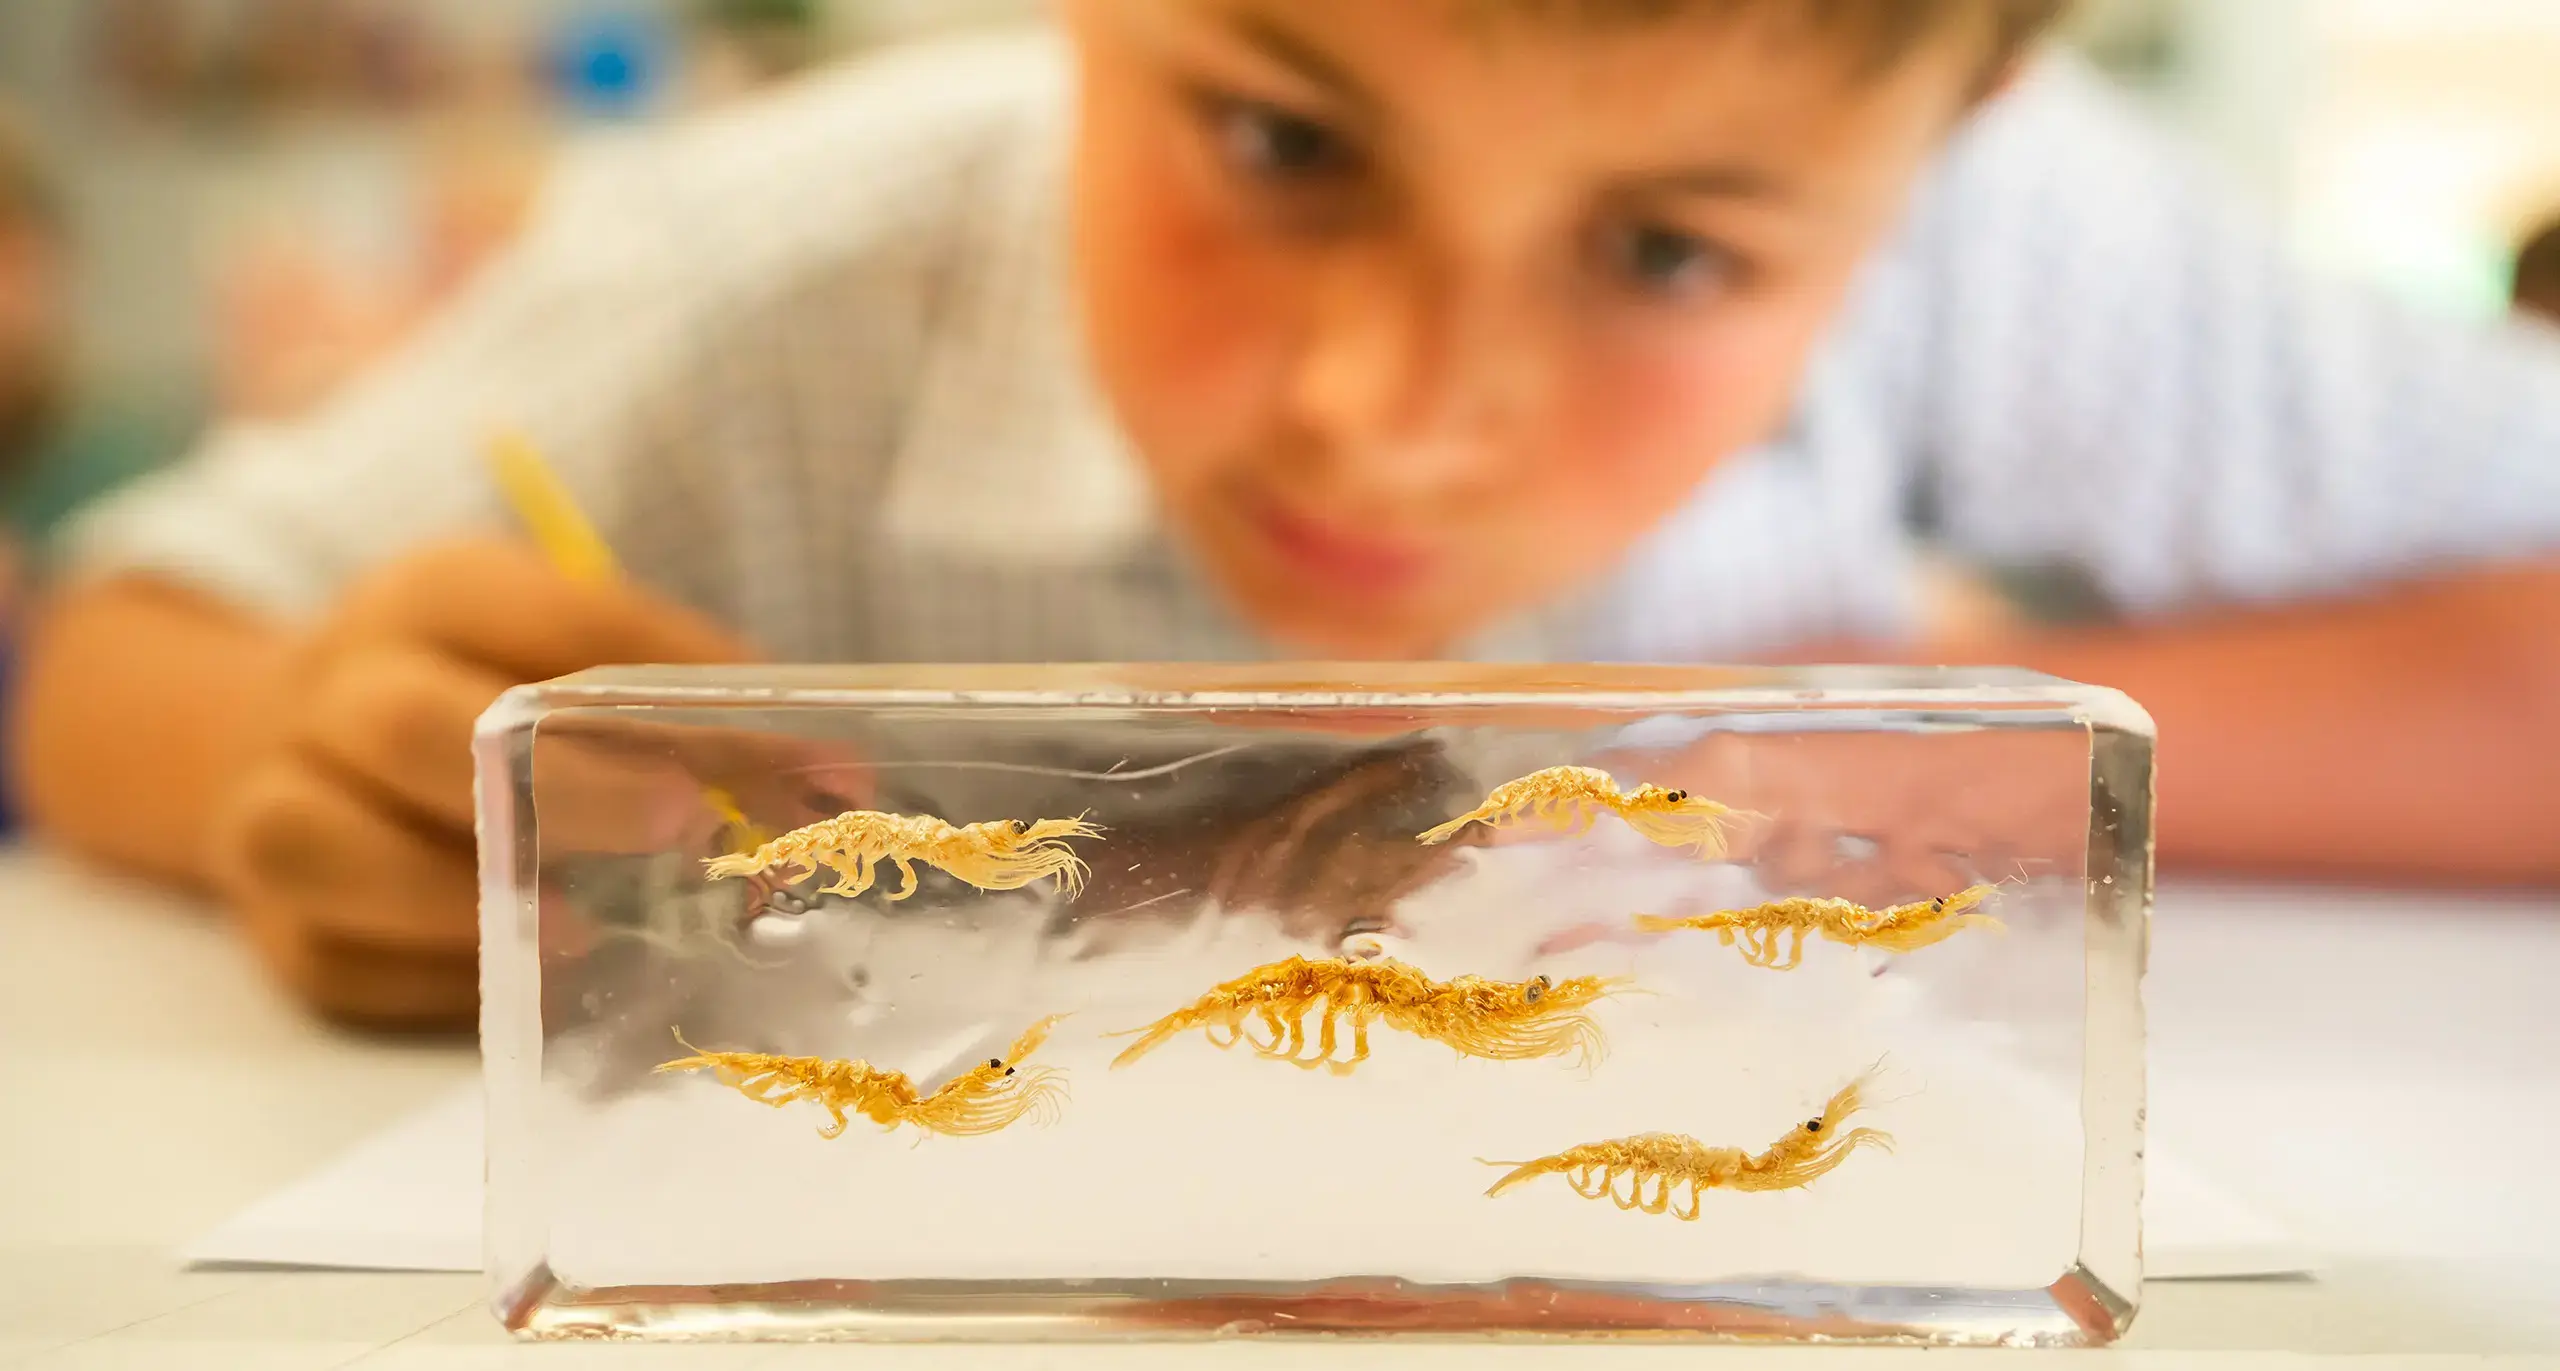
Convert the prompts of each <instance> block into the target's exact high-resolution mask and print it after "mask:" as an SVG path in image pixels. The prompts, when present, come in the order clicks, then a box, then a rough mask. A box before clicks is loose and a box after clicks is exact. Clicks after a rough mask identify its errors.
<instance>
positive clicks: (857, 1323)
mask: <svg viewBox="0 0 2560 1371" xmlns="http://www.w3.org/2000/svg"><path fill="white" fill-rule="evenodd" d="M495 1305H496V1308H497V1311H498V1314H499V1317H500V1319H501V1320H502V1321H503V1322H504V1323H505V1325H506V1327H507V1329H508V1331H509V1332H510V1333H512V1334H514V1335H515V1336H516V1337H517V1338H519V1339H522V1340H525V1341H530V1342H567V1341H634V1342H873V1343H919V1342H979V1343H984V1342H1173V1341H1212V1340H1216V1341H1225V1340H1233V1339H1242V1338H1307V1337H1319V1338H1321V1337H1357V1338H1376V1337H1395V1336H1408V1337H1421V1338H1431V1339H1440V1340H1446V1339H1452V1338H1456V1339H1467V1340H1476V1341H1485V1342H1675V1343H1726V1344H1731V1343H1742V1344H1821V1343H1832V1344H1881V1345H1897V1346H1918V1347H2038V1348H2062V1347H2099V1346H2104V1345H2106V1344H2108V1343H2110V1342H2112V1341H2114V1340H2115V1338H2116V1337H2117V1335H2118V1334H2120V1333H2121V1332H2122V1330H2123V1328H2124V1326H2125V1324H2126V1322H2127V1321H2128V1320H2129V1319H2130V1318H2131V1310H2132V1305H2131V1303H2130V1302H2129V1301H2128V1300H2127V1299H2126V1298H2125V1297H2124V1296H2122V1295H2121V1294H2120V1293H2118V1292H2117V1291H2115V1290H2112V1289H2110V1288H2109V1287H2108V1286H2106V1285H2105V1284H2104V1283H2103V1282H2100V1281H2098V1280H2096V1279H2094V1278H2092V1277H2091V1276H2090V1275H2089V1274H2088V1273H2087V1272H2086V1271H2084V1270H2081V1269H2080V1268H2077V1267H2074V1268H2073V1269H2072V1270H2070V1271H2068V1272H2066V1273H2064V1274H2063V1276H2062V1277H2061V1278H2059V1279H2057V1280H2056V1281H2055V1282H2054V1283H2053V1284H2052V1285H2050V1286H2045V1287H2040V1288H2032V1289H2022V1290H1979V1289H1939V1288H1931V1287H1916V1286H1915V1287H1901V1288H1865V1287H1857V1286H1844V1285H1825V1284H1818V1283H1812V1282H1807V1281H1803V1280H1800V1279H1790V1278H1787V1277H1782V1276H1775V1275H1773V1276H1771V1277H1769V1278H1767V1279H1765V1280H1758V1281H1735V1282H1726V1283H1720V1284H1716V1285H1707V1286H1657V1287H1654V1288H1653V1289H1652V1290H1651V1291H1650V1292H1649V1293H1646V1294H1642V1295H1635V1294H1630V1293H1628V1292H1626V1291H1625V1290H1623V1289H1620V1288H1615V1287H1611V1286H1608V1285H1601V1284H1591V1283H1586V1282H1578V1281H1562V1280H1546V1279H1534V1278H1519V1279H1513V1280H1505V1281H1492V1282H1486V1283H1482V1284H1463V1285H1433V1284H1425V1283H1421V1282H1416V1281H1409V1280H1403V1279H1398V1278H1393V1277H1371V1276H1345V1277H1341V1278H1338V1279H1334V1280H1328V1281H1322V1282H1317V1283H1313V1284H1305V1285H1301V1284H1288V1285H1279V1284H1262V1283H1256V1282H1240V1281H1215V1280H1172V1279H1145V1280H1137V1279H1132V1280H1079V1281H1072V1282H1069V1281H1055V1282H1021V1283H995V1282H989V1283H976V1282H966V1281H932V1280H909V1281H846V1280H807V1281H791V1282H782V1283H773V1284H740V1285H724V1286H720V1287H718V1288H716V1289H706V1288H698V1287H687V1286H618V1287H611V1288H603V1289H584V1288H580V1287H575V1286H571V1285H568V1284H566V1283H565V1282H562V1281H561V1280H559V1279H558V1277H557V1276H556V1275H554V1274H553V1273H552V1272H551V1270H550V1269H549V1268H548V1267H547V1266H537V1267H535V1268H534V1269H533V1270H532V1271H530V1272H529V1273H528V1274H527V1275H526V1276H525V1278H524V1279H522V1280H520V1281H518V1282H516V1283H514V1284H513V1285H510V1286H506V1287H503V1288H501V1290H500V1291H499V1292H498V1295H497V1297H496V1300H495Z"/></svg>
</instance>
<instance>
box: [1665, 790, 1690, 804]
mask: <svg viewBox="0 0 2560 1371" xmlns="http://www.w3.org/2000/svg"><path fill="white" fill-rule="evenodd" d="M1663 798H1664V799H1666V800H1669V801H1670V802H1671V803H1673V804H1687V803H1688V802H1689V792H1688V791H1685V790H1675V791H1672V792H1671V793H1670V794H1668V795H1666V796H1664V797H1663Z"/></svg>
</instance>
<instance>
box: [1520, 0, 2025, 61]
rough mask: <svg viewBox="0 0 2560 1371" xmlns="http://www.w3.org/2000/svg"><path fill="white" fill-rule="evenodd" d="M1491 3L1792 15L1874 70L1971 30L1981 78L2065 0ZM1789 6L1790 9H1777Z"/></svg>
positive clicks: (1649, 12)
mask: <svg viewBox="0 0 2560 1371" xmlns="http://www.w3.org/2000/svg"><path fill="white" fill-rule="evenodd" d="M1483 3H1486V4H1487V5H1489V6H1490V7H1492V8H1497V9H1505V10H1514V11H1525V12H1529V13H1534V14H1538V15H1541V16H1552V17H1555V18H1561V19H1568V20H1574V21H1579V22H1585V23H1614V22H1641V21H1644V20H1651V19H1661V18H1667V17H1671V16H1676V15H1684V14H1698V13H1708V12H1718V11H1721V12H1725V13H1737V14H1738V13H1742V12H1744V11H1757V12H1761V13H1764V14H1769V15H1782V14H1783V17H1786V18H1789V19H1792V20H1795V21H1797V22H1798V23H1799V24H1800V25H1801V26H1802V27H1803V29H1804V30H1805V31H1806V32H1807V33H1810V34H1813V35H1815V36H1818V37H1821V38H1823V39H1825V40H1827V41H1833V42H1837V43H1840V44H1842V45H1843V47H1844V49H1845V50H1846V51H1848V52H1849V53H1850V55H1851V56H1852V57H1854V58H1855V59H1856V61H1857V63H1858V69H1859V70H1860V71H1861V72H1864V73H1868V74H1876V73H1881V72H1884V71H1887V70H1889V69H1891V68H1892V67H1893V66H1895V65H1896V64H1898V63H1900V62H1901V61H1902V60H1903V59H1904V58H1906V57H1908V56H1909V55H1910V54H1911V53H1912V52H1914V51H1916V50H1918V49H1919V48H1921V47H1924V46H1926V45H1927V44H1928V43H1930V42H1931V41H1933V40H1935V39H1938V38H1940V37H1942V36H1944V35H1946V34H1947V33H1948V32H1949V31H1950V30H1953V29H1956V28H1959V27H1965V28H1971V29H1972V30H1974V32H1975V33H1976V34H1977V35H1978V39H1977V41H1978V42H1979V43H1980V44H1981V47H1982V62H1983V67H1982V69H1983V71H1984V73H1985V74H1986V77H1989V76H1996V75H1997V74H1998V73H2000V72H2002V71H2005V70H2007V69H2008V68H2009V67H2010V66H2011V65H2012V64H2013V63H2015V62H2016V61H2017V60H2018V59H2019V58H2020V57H2022V56H2023V55H2024V54H2025V53H2026V52H2027V50H2028V49H2029V48H2030V47H2032V46H2033V45H2034V44H2035V42H2036V41H2037V40H2038V39H2040V38H2042V37H2043V36H2044V35H2045V34H2046V33H2047V32H2048V31H2050V30H2051V29H2053V27H2054V26H2055V25H2057V24H2059V23H2061V22H2062V19H2063V16H2064V14H2065V13H2066V12H2068V11H2069V9H2070V8H2071V0H1483ZM1785 11H1793V13H1791V14H1790V13H1784V12H1785Z"/></svg>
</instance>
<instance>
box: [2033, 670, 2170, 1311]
mask: <svg viewBox="0 0 2560 1371" xmlns="http://www.w3.org/2000/svg"><path fill="white" fill-rule="evenodd" d="M2105 693H2106V694H2108V695H2112V696H2114V699H2115V700H2116V701H2120V702H2121V704H2120V706H2118V707H2117V708H2115V709H2112V710H2110V711H2108V713H2109V714H2111V715H2112V716H2113V717H2109V718H2104V719H2100V718H2097V717H2094V716H2092V717H2091V718H2090V748H2089V859H2088V888H2089V913H2088V919H2087V922H2086V924H2085V928H2086V933H2085V949H2084V953H2083V965H2084V967H2085V976H2086V982H2087V991H2086V993H2087V1010H2086V1025H2085V1029H2084V1033H2085V1037H2084V1046H2083V1052H2082V1065H2081V1118H2082V1121H2083V1125H2084V1127H2085V1128H2086V1130H2087V1144H2086V1145H2087V1148H2088V1155H2087V1160H2086V1164H2085V1167H2084V1170H2083V1173H2082V1183H2081V1233H2080V1256H2079V1262H2078V1264H2077V1265H2076V1266H2075V1267H2074V1269H2073V1270H2072V1271H2071V1272H2070V1273H2069V1274H2067V1275H2066V1276H2065V1277H2064V1279H2063V1280H2062V1281H2060V1282H2057V1283H2056V1286H2055V1290H2056V1294H2057V1297H2058V1298H2061V1299H2062V1300H2063V1303H2064V1304H2065V1307H2067V1308H2070V1309H2072V1310H2073V1311H2074V1312H2075V1315H2076V1316H2077V1317H2079V1318H2081V1319H2082V1321H2083V1323H2084V1326H2086V1327H2087V1328H2088V1329H2089V1332H2090V1336H2091V1338H2092V1339H2093V1340H2094V1341H2097V1342H2109V1341H2113V1340H2114V1339H2115V1338H2117V1337H2120V1336H2122V1334H2123V1333H2124V1331H2125V1329H2126V1328H2127V1327H2128V1326H2130V1325H2131V1323H2132V1321H2133V1317H2134V1314H2135V1312H2136V1310H2137V1308H2138V1306H2139V1301H2140V1294H2141V1290H2142V1282H2143V1248H2142V1197H2143V1167H2142V1157H2143V1150H2144V1141H2143V1139H2144V1132H2145V1129H2146V1124H2147V1116H2146V1109H2147V1105H2146V1088H2147V1081H2146V1075H2145V1072H2146V1060H2147V1055H2148V1054H2147V1051H2146V1042H2145V1037H2146V1033H2147V1026H2146V1021H2145V1011H2144V1006H2143V983H2144V981H2145V979H2146V977H2147V975H2148V971H2149V960H2150V942H2151V907H2152V884H2153V870H2154V855H2153V848H2154V831H2153V825H2154V819H2155V815H2156V799H2155V794H2154V780H2155V777H2156V774H2157V762H2156V746H2155V739H2154V735H2153V731H2152V726H2151V720H2150V717H2149V715H2147V714H2145V713H2143V711H2142V710H2141V707H2140V706H2138V705H2136V704H2134V703H2133V702H2132V701H2131V700H2130V699H2126V698H2125V697H2124V696H2122V695H2121V694H2117V693H2116V692H2112V691H2110V692H2105Z"/></svg>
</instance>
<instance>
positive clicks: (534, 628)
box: [337, 539, 754, 681]
mask: <svg viewBox="0 0 2560 1371" xmlns="http://www.w3.org/2000/svg"><path fill="white" fill-rule="evenodd" d="M337 623H338V625H339V626H340V629H341V630H342V633H343V635H344V636H345V637H347V638H352V639H355V640H358V641H361V640H363V639H366V638H372V637H392V638H405V639H412V640H417V641H423V642H427V643H432V644H434V645H436V646H437V647H440V648H442V649H444V650H446V651H448V652H452V653H455V654H456V655H459V656H463V657H467V658H470V659H472V660H474V661H478V662H480V663H482V664H483V665H485V666H487V667H489V668H490V669H492V670H495V671H498V672H500V673H503V674H505V675H508V676H511V677H513V678H515V679H517V680H521V681H539V680H547V679H549V678H551V677H553V676H563V675H566V674H568V673H570V672H572V671H582V670H585V669H586V668H588V667H591V666H601V665H607V664H612V663H620V662H735V661H746V660H749V659H750V658H751V657H752V656H753V655H754V654H753V653H752V652H751V651H750V650H749V649H748V646H747V644H746V643H745V642H743V641H741V640H740V639H739V638H738V637H737V636H736V635H735V634H732V633H730V632H729V631H728V630H726V629H724V628H721V627H720V626H719V625H718V624H715V623H713V622H712V621H711V620H710V619H708V618H705V617H704V616H702V615H701V614H698V613H696V612H694V611H693V610H691V609H688V608H686V607H685V606H682V605H679V604H676V603H675V602H673V601H671V600H667V599H664V598H662V597H659V596H656V595H652V594H650V593H649V592H648V591H646V590H645V589H642V588H640V587H638V586H634V585H631V584H629V583H627V582H620V581H580V580H576V579H573V578H571V577H569V576H566V575H564V574H562V573H561V572H560V571H559V570H557V569H556V568H554V567H553V566H552V565H551V564H550V563H549V562H547V561H545V560H544V559H543V557H542V556H541V554H540V553H539V552H537V551H535V550H534V549H533V548H531V547H529V546H527V545H525V544H523V543H520V542H513V541H509V540H505V539H480V540H466V541H456V542H449V543H442V544H438V545H436V546H433V547H429V548H425V549H421V550H420V551H418V552H415V553H412V554H410V555H408V556H406V557H402V558H400V559H399V560H397V561H395V562H393V563H391V564H390V565H388V566H386V567H384V568H382V569H381V570H379V571H377V572H375V573H374V574H373V575H372V576H371V577H369V578H367V579H366V580H365V581H364V582H362V583H361V584H359V585H358V586H357V587H356V588H355V589H353V590H351V591H349V592H348V595H347V599H346V601H345V603H344V604H343V606H342V608H341V610H340V612H339V614H338V615H337Z"/></svg>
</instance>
